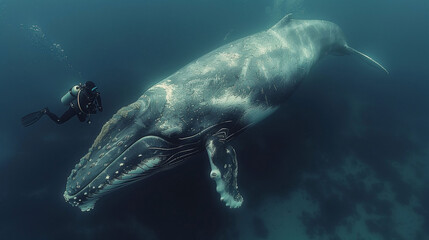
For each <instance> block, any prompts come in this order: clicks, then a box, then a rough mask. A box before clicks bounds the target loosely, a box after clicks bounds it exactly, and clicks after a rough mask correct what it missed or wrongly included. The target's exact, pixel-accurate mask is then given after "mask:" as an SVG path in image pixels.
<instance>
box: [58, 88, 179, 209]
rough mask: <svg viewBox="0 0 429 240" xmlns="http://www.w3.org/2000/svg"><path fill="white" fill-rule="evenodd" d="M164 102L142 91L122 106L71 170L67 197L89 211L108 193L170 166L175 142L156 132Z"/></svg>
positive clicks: (66, 191)
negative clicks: (127, 104)
mask: <svg viewBox="0 0 429 240" xmlns="http://www.w3.org/2000/svg"><path fill="white" fill-rule="evenodd" d="M162 106H163V102H162V101H151V98H149V97H147V96H146V95H143V96H142V97H141V98H140V99H139V100H138V101H137V102H135V103H133V104H131V105H129V106H126V107H123V108H122V109H120V110H119V111H118V112H117V113H116V114H115V115H114V116H113V117H112V118H111V119H110V120H109V121H108V122H107V123H106V124H105V125H104V126H103V128H102V130H101V133H100V134H99V135H98V137H97V138H96V140H95V141H94V143H93V145H92V147H91V148H90V149H89V152H88V153H87V154H86V155H85V156H84V157H82V158H81V159H80V162H79V163H78V164H77V165H76V166H75V168H74V169H73V170H72V172H71V174H70V176H69V177H68V179H67V185H66V190H65V192H64V198H65V200H66V201H67V202H69V203H70V204H72V205H74V206H78V207H79V208H80V209H81V210H82V211H89V210H91V209H92V208H93V207H94V204H95V202H96V201H97V200H98V199H99V198H100V197H101V196H103V195H105V194H106V193H108V192H111V191H112V190H114V189H118V188H120V187H122V186H125V185H127V184H130V183H133V182H135V181H138V180H140V179H142V178H145V177H148V176H150V175H152V174H154V173H156V172H159V171H161V170H164V169H166V168H168V167H169V166H170V165H171V163H170V162H171V161H170V162H167V161H166V160H168V157H169V156H168V153H169V152H168V150H169V149H170V148H172V147H173V146H172V144H171V143H169V142H167V141H165V140H164V139H163V138H161V137H159V136H154V134H153V122H154V121H156V119H157V118H158V117H159V115H160V112H161V111H162ZM166 151H167V152H166ZM170 152H171V151H170Z"/></svg>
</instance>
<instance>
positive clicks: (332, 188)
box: [0, 0, 429, 240]
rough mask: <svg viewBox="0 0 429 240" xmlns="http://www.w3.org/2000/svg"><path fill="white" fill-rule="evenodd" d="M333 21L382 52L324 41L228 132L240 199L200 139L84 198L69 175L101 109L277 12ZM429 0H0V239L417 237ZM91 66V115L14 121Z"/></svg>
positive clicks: (427, 143) (427, 125) (50, 102)
mask: <svg viewBox="0 0 429 240" xmlns="http://www.w3.org/2000/svg"><path fill="white" fill-rule="evenodd" d="M289 12H293V13H294V17H295V18H297V19H324V20H329V21H332V22H335V23H337V24H338V25H339V26H340V27H341V28H342V29H343V31H344V33H345V35H346V37H347V39H348V42H349V44H350V45H351V46H352V47H354V48H356V49H359V50H361V51H363V52H365V53H367V54H368V55H370V56H372V57H374V58H375V59H377V60H378V61H380V62H381V63H382V64H383V65H385V66H386V68H388V70H389V71H390V74H389V75H387V76H386V75H384V74H383V73H381V72H380V71H377V70H376V69H374V68H371V67H370V66H368V65H366V64H364V63H362V62H360V61H359V60H358V59H354V58H352V57H327V58H325V59H323V60H322V61H321V62H320V63H319V64H318V65H317V66H316V67H315V68H314V69H313V70H312V72H311V74H310V75H309V77H308V79H306V80H305V81H304V83H303V84H302V85H301V86H300V87H299V88H298V89H297V91H296V92H295V93H294V95H293V96H292V97H291V98H290V99H289V101H288V102H286V103H285V104H284V105H283V106H282V108H281V109H280V110H278V111H277V112H276V113H275V114H273V115H272V116H270V117H269V118H268V119H266V120H264V121H263V122H261V123H259V124H258V125H256V126H255V127H254V128H252V129H249V130H248V131H247V132H245V133H243V134H242V135H240V136H239V137H238V138H236V139H235V140H234V141H233V142H232V144H233V146H234V147H235V149H236V152H237V156H238V159H239V186H240V191H241V193H242V195H243V197H244V204H243V206H242V207H241V208H240V209H229V208H226V207H225V206H223V204H222V203H221V202H220V201H219V196H218V195H217V193H216V191H215V186H214V183H213V182H212V181H211V180H210V178H209V163H208V160H207V156H206V155H205V154H199V155H197V156H195V157H193V158H191V159H190V160H189V161H188V162H187V163H186V164H184V165H182V166H180V167H177V168H175V169H172V170H170V171H168V172H164V173H161V174H158V175H156V176H153V177H151V178H149V179H147V180H144V181H142V182H140V183H136V184H133V185H130V186H129V187H127V188H124V189H121V190H118V191H116V192H114V193H112V194H110V195H108V196H106V197H104V198H102V199H101V200H100V201H99V202H98V203H97V204H96V207H95V209H94V210H93V211H91V212H89V213H82V212H80V211H79V209H78V208H76V207H72V206H71V205H69V204H67V203H65V202H64V199H63V197H62V194H63V192H64V188H65V184H66V178H67V176H68V175H69V173H70V171H71V169H72V168H73V166H74V165H75V164H76V163H77V161H78V160H79V158H80V157H81V156H83V155H84V154H86V152H87V150H88V148H89V147H90V146H91V144H92V142H93V140H94V139H95V137H96V135H97V134H98V132H99V131H100V129H101V127H102V125H103V124H104V123H105V122H106V121H107V120H109V119H110V117H111V116H112V115H113V114H114V113H115V112H116V111H117V110H118V109H119V108H120V107H121V106H124V105H127V104H129V103H131V102H133V101H135V100H136V99H137V98H138V97H139V96H140V95H141V94H142V93H143V92H144V90H146V89H148V88H149V87H150V86H151V85H152V84H154V83H156V82H157V81H159V80H161V79H163V78H165V77H167V76H169V75H170V74H172V73H174V72H175V71H177V70H178V69H180V68H181V67H183V66H184V65H186V64H187V63H189V62H190V61H192V60H194V59H196V58H198V57H200V56H202V55H203V54H205V53H207V52H209V51H211V50H213V49H215V48H217V47H219V46H221V45H223V44H226V43H228V42H230V41H233V40H236V39H239V38H241V37H244V36H247V35H249V34H252V33H256V32H259V31H262V30H264V29H266V28H268V27H270V26H272V25H274V24H275V23H276V21H278V20H279V19H280V18H281V17H282V16H284V15H285V14H286V13H289ZM428 12H429V2H428V1H424V0H411V1H401V0H389V1H388V0H376V1H374V0H363V1H344V0H326V1H316V0H221V1H212V0H198V1H196V0H180V1H176V0H159V1H153V0H146V1H143V0H139V1H137V0H124V1H113V0H103V1H101V0H85V1H83V0H77V1H64V0H0V81H1V94H0V99H1V101H0V109H1V110H2V114H1V115H2V117H1V118H0V132H1V134H0V239H7V240H9V239H11V240H14V239H32V240H39V239H40V240H47V239H103V240H108V239H243V240H248V239H275V240H276V239H290V240H306V239H327V240H339V239H353V240H373V239H374V240H378V239H380V240H381V239H382V240H425V239H429V210H428V206H427V204H428V202H429V188H428V186H427V183H428V182H429V176H428V172H429V162H428V159H429V158H428V157H429V113H428V109H429V108H428V103H429V94H428V92H429V68H428V64H429V57H428V55H429V45H428V43H429V14H428ZM87 80H92V81H94V82H96V83H97V85H98V86H99V89H100V91H101V92H102V97H103V102H104V107H105V111H104V112H103V113H101V114H97V115H96V116H93V124H91V125H87V124H81V123H79V122H78V121H77V119H72V120H71V121H70V122H68V123H66V124H64V125H62V126H56V125H54V124H53V123H52V122H50V121H49V120H48V119H47V118H43V119H41V120H40V122H38V123H37V124H35V125H34V126H31V127H29V128H23V127H22V126H21V125H20V118H21V117H22V116H23V115H25V114H26V113H28V112H32V111H35V110H38V109H41V108H42V107H46V106H48V107H49V108H50V109H51V110H52V111H54V112H56V113H60V112H62V111H64V110H65V108H64V106H62V105H61V103H60V102H59V99H60V98H61V96H62V95H63V94H64V93H65V92H66V91H67V89H69V88H70V87H71V86H72V85H73V84H76V83H78V82H84V81H87Z"/></svg>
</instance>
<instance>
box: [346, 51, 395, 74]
mask: <svg viewBox="0 0 429 240" xmlns="http://www.w3.org/2000/svg"><path fill="white" fill-rule="evenodd" d="M346 49H347V51H348V52H349V53H350V54H353V55H356V56H358V57H359V58H361V59H363V60H364V61H365V62H366V63H368V64H369V65H371V66H373V67H375V68H378V69H380V70H383V71H384V72H385V73H386V74H387V75H389V71H388V70H387V69H386V68H385V67H383V65H381V64H380V63H378V62H377V61H375V60H374V59H372V58H371V57H370V56H368V55H366V54H364V53H362V52H359V51H358V50H356V49H354V48H351V47H349V46H346Z"/></svg>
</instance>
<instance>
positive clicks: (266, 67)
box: [64, 15, 387, 211]
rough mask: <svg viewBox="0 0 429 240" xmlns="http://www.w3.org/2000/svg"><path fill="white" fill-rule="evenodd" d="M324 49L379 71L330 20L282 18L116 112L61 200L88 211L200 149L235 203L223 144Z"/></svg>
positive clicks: (231, 160) (231, 167) (272, 105)
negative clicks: (102, 199)
mask: <svg viewBox="0 0 429 240" xmlns="http://www.w3.org/2000/svg"><path fill="white" fill-rule="evenodd" d="M327 54H332V55H348V54H354V55H357V56H360V57H361V58H362V59H364V60H365V61H367V62H369V63H371V64H372V65H374V66H377V67H379V68H381V69H382V70H384V71H386V70H385V69H384V68H383V67H382V66H381V65H379V64H378V63H377V62H375V61H374V60H372V59H371V58H369V57H368V56H366V55H364V54H361V53H359V52H357V51H356V50H354V49H352V48H350V47H348V46H347V43H346V41H345V39H344V37H343V34H342V31H341V29H340V28H339V27H338V26H337V25H336V24H334V23H331V22H327V21H319V20H294V19H291V18H290V16H289V15H288V16H286V17H285V18H283V19H282V20H281V21H280V22H278V23H277V24H276V25H274V26H273V27H272V28H270V29H268V30H266V31H263V32H260V33H257V34H254V35H251V36H248V37H245V38H242V39H239V40H237V41H234V42H232V43H229V44H227V45H225V46H222V47H220V48H218V49H216V50H214V51H212V52H210V53H208V54H206V55H204V56H203V57H201V58H199V59H197V60H196V61H194V62H192V63H190V64H188V65H187V66H185V67H183V68H182V69H180V70H179V71H177V72H176V73H174V74H173V75H171V76H169V77H167V78H166V79H164V80H162V81H160V82H159V83H157V84H156V85H154V86H152V87H151V88H149V89H148V90H147V91H146V92H145V93H144V94H143V95H142V96H141V97H140V98H139V99H138V100H137V101H136V102H134V103H132V104H130V105H129V106H126V107H123V108H122V109H120V110H119V111H118V112H117V113H116V114H115V115H114V116H113V117H112V119H110V120H109V121H108V122H107V123H106V124H105V125H104V126H103V128H102V130H101V133H100V134H99V136H98V137H97V138H96V140H95V142H94V144H93V145H92V147H91V148H90V149H89V152H88V154H86V155H85V156H84V157H83V158H82V159H81V160H80V162H79V163H78V164H77V165H76V167H75V169H73V170H72V172H71V174H70V176H69V178H68V179H67V186H66V191H65V193H64V198H65V199H66V201H68V202H70V203H71V204H72V205H74V206H78V207H80V209H81V210H82V211H89V210H90V209H92V208H93V207H94V204H95V202H96V201H97V200H98V199H99V198H100V197H101V196H103V195H105V194H107V193H109V192H111V191H113V190H116V189H118V188H120V187H123V186H126V185H128V184H130V183H133V182H135V181H138V180H141V179H143V178H146V177H148V176H150V175H153V174H155V173H157V172H159V171H163V170H166V169H170V168H172V167H175V166H176V165H178V164H180V163H182V162H183V161H184V160H186V159H187V158H188V157H190V156H192V155H195V154H196V153H198V152H201V151H207V153H208V156H209V161H210V166H211V171H210V177H211V178H212V179H213V180H214V181H215V183H216V190H217V192H219V194H220V197H221V200H222V201H223V202H225V204H226V205H227V206H229V207H231V208H236V207H240V206H241V204H242V202H243V198H242V196H241V195H240V193H239V192H238V186H237V173H238V171H237V169H238V165H237V158H236V153H235V151H234V148H233V147H232V146H230V145H229V141H230V140H231V139H232V138H234V137H235V136H237V135H238V134H239V133H240V132H242V131H243V130H245V129H246V128H248V127H249V126H251V125H253V124H255V123H257V122H258V121H260V120H262V119H264V118H266V117H267V116H269V115H270V114H272V113H273V112H274V111H275V110H276V109H277V108H278V107H279V106H280V105H281V104H282V103H284V102H285V101H286V99H287V98H288V97H289V96H290V95H291V93H292V92H293V91H294V90H295V89H296V87H297V86H298V85H299V83H300V82H301V81H302V80H303V79H304V78H305V77H306V76H307V75H308V73H309V71H310V70H311V68H312V67H313V66H314V64H315V63H317V61H318V60H319V59H320V58H321V57H323V56H325V55H327ZM386 72H387V71H386Z"/></svg>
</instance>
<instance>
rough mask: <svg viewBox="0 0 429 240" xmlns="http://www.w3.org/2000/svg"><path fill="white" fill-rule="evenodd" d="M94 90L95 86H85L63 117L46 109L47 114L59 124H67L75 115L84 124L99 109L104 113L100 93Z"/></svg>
mask: <svg viewBox="0 0 429 240" xmlns="http://www.w3.org/2000/svg"><path fill="white" fill-rule="evenodd" d="M86 85H88V84H86ZM94 88H95V85H94V86H84V87H83V88H82V90H81V91H80V92H79V94H78V96H77V97H76V100H75V101H73V102H71V103H70V107H69V109H68V110H67V111H66V112H65V113H64V114H63V115H62V116H61V117H58V116H57V115H55V114H54V113H52V112H50V111H49V109H47V108H46V109H45V114H46V115H48V116H49V118H50V119H52V121H54V122H56V123H57V124H62V123H65V122H67V121H68V120H69V119H70V118H72V117H73V116H74V115H77V117H78V118H79V121H81V122H84V121H85V120H86V118H87V116H88V115H90V114H95V113H96V112H97V109H98V111H100V112H102V111H103V106H102V105H101V97H100V93H99V92H97V91H96V90H92V89H94Z"/></svg>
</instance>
